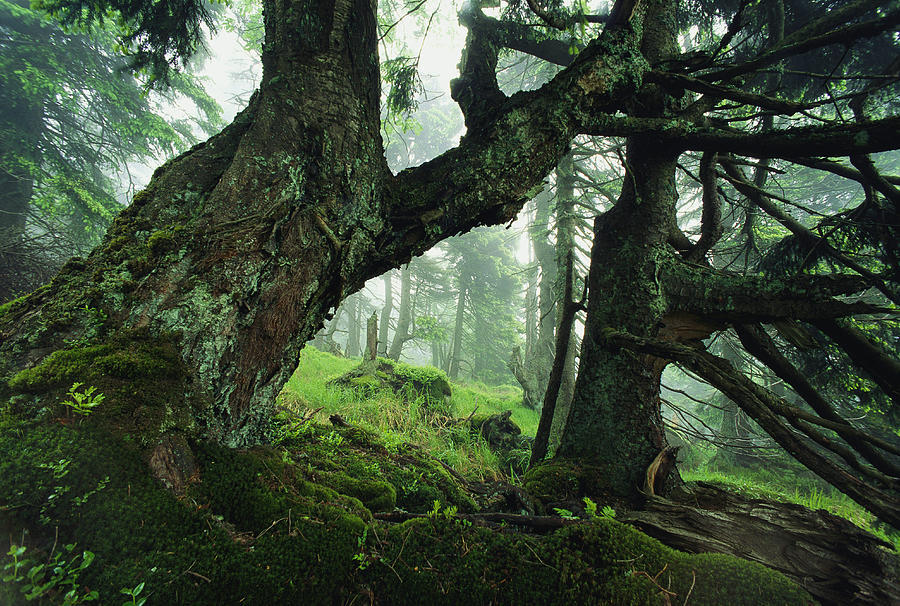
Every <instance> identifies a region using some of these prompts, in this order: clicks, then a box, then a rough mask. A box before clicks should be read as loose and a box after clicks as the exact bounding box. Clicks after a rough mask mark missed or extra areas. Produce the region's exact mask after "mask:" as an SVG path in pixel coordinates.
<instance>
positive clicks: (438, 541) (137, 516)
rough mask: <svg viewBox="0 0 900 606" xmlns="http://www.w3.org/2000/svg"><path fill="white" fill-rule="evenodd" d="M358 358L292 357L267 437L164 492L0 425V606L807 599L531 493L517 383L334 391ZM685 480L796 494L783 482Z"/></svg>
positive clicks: (78, 450) (123, 457)
mask: <svg viewBox="0 0 900 606" xmlns="http://www.w3.org/2000/svg"><path fill="white" fill-rule="evenodd" d="M358 364H359V362H358V361H356V360H347V359H343V358H337V357H335V356H332V355H330V354H326V353H322V352H319V351H317V350H315V349H312V348H307V349H306V350H304V351H303V352H302V354H301V357H300V363H299V367H298V369H297V371H296V373H295V374H294V376H293V377H292V378H291V380H290V381H289V383H288V384H287V385H286V387H285V389H284V390H283V392H282V393H281V394H280V396H279V398H278V404H279V407H280V412H279V414H278V418H277V419H276V421H275V423H274V426H273V427H274V431H275V435H276V439H275V440H274V441H273V443H272V444H271V445H268V446H265V447H259V448H254V449H249V450H242V451H234V450H229V449H225V448H222V447H219V446H216V445H214V444H211V443H203V442H191V443H190V448H189V452H191V451H192V452H193V456H195V458H196V472H195V473H194V474H193V476H192V478H191V481H190V483H189V484H188V485H187V486H186V487H185V488H184V489H182V490H180V491H176V492H175V494H173V492H172V491H169V490H164V489H162V488H160V486H159V484H158V482H157V481H156V480H154V479H153V478H151V477H150V476H149V474H148V473H147V462H146V453H145V452H142V450H141V448H139V447H138V445H137V444H135V443H134V441H133V440H131V439H129V437H128V436H127V435H125V436H121V437H118V438H111V437H110V435H109V434H108V433H103V432H101V431H98V430H97V429H96V428H94V427H93V426H92V425H91V423H88V422H85V423H79V422H78V421H77V419H75V420H73V419H71V418H67V419H57V420H56V421H52V420H51V422H50V423H47V422H42V423H35V422H32V421H23V420H17V419H15V418H13V417H12V416H6V417H4V416H3V415H0V540H2V541H4V543H5V544H0V546H2V547H3V550H4V551H6V550H7V547H8V552H7V555H6V557H5V558H3V556H0V572H2V576H0V581H2V582H0V604H3V605H4V606H5V605H6V604H7V603H9V604H18V603H26V601H27V602H30V603H38V604H40V603H46V604H77V603H80V602H82V601H87V599H89V598H91V597H94V598H97V599H99V603H101V604H106V603H114V602H115V600H119V602H123V601H124V602H125V603H127V604H144V603H146V604H148V605H150V604H238V603H244V604H258V603H265V602H268V603H272V604H281V603H294V602H297V603H300V602H302V603H322V604H370V603H384V604H421V603H426V602H430V603H434V604H458V603H462V602H469V603H473V604H481V603H484V604H488V603H498V604H502V603H509V604H514V603H515V604H518V603H536V602H546V603H548V604H549V603H560V604H580V603H608V604H620V603H621V604H632V603H633V604H675V603H677V604H687V603H690V604H692V605H695V606H696V605H698V604H722V603H729V604H770V603H784V604H787V603H796V604H807V603H812V601H811V598H810V597H809V595H808V594H807V593H806V592H804V591H803V590H802V589H800V588H799V587H797V586H796V585H794V584H793V583H791V582H790V581H789V580H788V579H787V578H785V577H784V576H782V575H780V574H778V573H775V572H772V571H771V570H769V569H767V568H765V567H764V566H762V565H760V564H757V563H755V562H748V561H746V560H743V559H739V558H735V557H733V556H729V555H718V554H704V553H699V554H694V555H692V554H689V553H683V552H679V551H676V550H674V549H670V548H669V547H666V546H665V545H663V544H661V543H660V542H658V541H656V540H655V539H652V538H650V537H649V536H647V535H645V534H643V533H642V532H639V531H638V530H635V529H634V528H633V527H631V526H629V525H628V524H623V523H620V521H619V520H623V521H626V522H628V521H629V520H627V519H625V518H627V517H628V512H627V511H625V510H624V509H623V508H622V507H620V505H619V504H617V503H613V502H597V503H595V502H593V501H590V500H589V499H585V500H583V501H582V502H576V503H575V504H574V505H570V506H565V507H562V506H557V507H553V505H554V504H552V503H551V504H546V503H541V502H540V501H539V499H535V498H534V497H533V496H532V494H529V480H528V477H527V476H524V477H523V476H522V473H521V472H522V470H523V469H524V467H525V465H526V463H527V457H528V449H527V444H528V440H527V436H529V435H533V434H534V432H535V431H536V429H537V423H538V413H537V412H535V411H532V410H528V409H526V408H523V407H521V406H520V405H519V403H520V401H521V394H520V392H519V391H518V389H517V388H515V387H510V386H501V387H487V386H484V385H479V384H468V385H467V384H457V383H453V384H452V385H451V394H452V395H450V396H449V398H441V397H437V398H432V399H429V398H426V397H424V396H422V394H417V393H416V392H410V391H408V390H407V391H404V392H402V393H399V394H398V393H396V392H394V391H392V390H386V389H382V388H380V387H378V386H376V385H374V384H372V383H370V382H368V381H367V380H362V378H360V377H355V378H354V379H351V381H352V383H351V384H350V386H342V385H340V384H337V383H335V381H334V379H335V378H337V377H340V376H342V375H346V374H347V373H348V372H349V371H351V370H353V369H354V368H355V367H356V366H357V365H358ZM397 372H405V373H408V374H410V376H412V375H416V376H434V375H433V373H434V372H435V371H433V370H430V371H429V370H423V369H416V368H415V367H404V368H398V369H397ZM429 373H432V374H429ZM504 411H511V415H510V417H511V420H512V421H513V422H514V423H515V424H516V425H518V427H520V428H521V430H522V434H523V435H524V436H525V438H524V439H522V438H520V437H518V436H515V435H513V436H512V438H509V436H510V435H512V434H514V433H515V431H516V429H515V428H512V431H511V432H510V429H511V428H510V427H509V426H508V425H503V424H502V423H501V425H497V426H496V427H502V428H503V431H504V432H507V433H504V434H503V435H504V437H503V439H502V440H501V442H502V447H498V446H497V443H496V441H495V440H494V439H493V438H494V434H493V433H491V432H486V431H485V428H486V427H489V426H490V427H495V426H494V425H491V423H493V422H492V421H491V419H492V418H494V419H496V418H497V415H500V413H502V412H504ZM499 418H501V419H503V418H504V417H503V416H502V415H500V417H499ZM507 420H508V418H507ZM492 431H493V430H492ZM507 438H509V439H507ZM504 440H505V441H504ZM491 442H494V444H493V445H492V443H491ZM693 473H694V474H702V473H705V474H707V475H706V476H703V479H713V480H716V481H718V482H720V483H724V484H728V485H729V486H730V487H731V488H734V489H737V490H743V491H744V492H747V491H748V490H749V491H751V492H752V491H753V490H757V491H765V493H766V495H765V496H767V498H771V497H773V496H774V497H776V498H777V497H781V498H784V500H787V501H792V500H793V501H796V500H797V499H805V498H810V497H809V496H807V494H806V493H804V492H801V489H798V488H796V487H795V486H791V485H789V484H788V483H787V482H786V481H785V482H783V483H782V484H778V483H773V482H769V483H768V484H765V485H763V484H761V483H754V482H753V480H752V479H751V476H749V475H746V474H745V475H744V476H741V477H740V478H739V480H738V481H737V482H734V481H730V480H731V479H732V478H733V477H734V476H730V475H728V474H724V475H723V474H720V475H719V476H717V477H711V476H710V475H709V474H710V473H711V472H710V471H709V470H708V469H705V470H704V469H701V468H699V467H698V468H697V469H695V471H694V472H693ZM698 477H699V476H698ZM785 477H786V476H785ZM532 493H533V491H532ZM809 495H812V497H814V498H815V499H816V501H815V502H811V503H808V504H812V505H815V506H817V507H825V508H832V509H833V510H834V511H835V513H838V514H842V515H845V516H847V517H849V518H850V519H852V520H854V521H855V522H856V523H858V524H862V525H866V524H868V525H869V526H870V527H872V526H873V525H872V522H871V520H870V519H869V518H866V517H865V515H864V514H861V513H859V512H858V511H856V510H854V509H853V508H852V507H848V506H847V505H846V503H843V502H842V501H841V500H840V499H838V498H832V497H830V496H826V495H825V492H824V491H823V490H821V489H819V488H813V492H811V493H809ZM792 497H793V498H792ZM873 529H874V530H878V529H877V528H873ZM122 596H124V598H123V597H122ZM143 600H146V602H144V601H143ZM876 603H877V602H876Z"/></svg>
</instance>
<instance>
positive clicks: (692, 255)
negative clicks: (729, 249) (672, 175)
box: [686, 152, 724, 262]
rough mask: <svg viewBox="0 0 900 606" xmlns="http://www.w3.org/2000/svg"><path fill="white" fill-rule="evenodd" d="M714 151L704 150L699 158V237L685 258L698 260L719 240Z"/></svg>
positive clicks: (720, 229) (720, 209)
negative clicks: (701, 207) (700, 191)
mask: <svg viewBox="0 0 900 606" xmlns="http://www.w3.org/2000/svg"><path fill="white" fill-rule="evenodd" d="M715 166H716V152H704V153H703V157H702V158H700V184H701V185H702V186H703V212H702V214H701V216H700V239H699V240H697V243H696V244H694V246H693V248H691V250H690V252H689V253H688V254H687V256H686V258H687V259H688V260H689V261H694V262H699V261H700V260H701V259H703V258H704V257H705V256H706V253H708V252H709V250H710V249H711V248H712V247H713V246H714V245H715V244H716V242H718V241H719V238H721V237H722V232H723V231H724V229H723V227H722V201H721V200H720V199H719V192H718V191H717V190H716V170H715Z"/></svg>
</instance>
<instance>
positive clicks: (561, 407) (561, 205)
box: [550, 154, 576, 448]
mask: <svg viewBox="0 0 900 606" xmlns="http://www.w3.org/2000/svg"><path fill="white" fill-rule="evenodd" d="M556 192H557V194H556V267H557V271H556V285H555V286H554V289H553V290H554V293H555V295H556V308H557V309H559V310H563V309H564V306H566V305H570V301H568V300H566V296H565V293H566V290H567V287H569V286H570V285H568V284H566V281H567V280H568V281H569V282H571V281H572V280H574V279H575V276H576V274H575V273H574V266H573V268H572V271H570V272H567V271H564V268H566V266H567V264H569V263H573V264H574V262H575V159H574V157H573V156H572V154H568V155H566V156H565V157H563V159H562V160H561V161H560V163H559V166H557V167H556ZM571 286H573V287H574V284H572V285H571ZM556 315H557V322H556V332H557V339H556V341H557V342H559V340H560V339H559V331H560V330H569V331H570V332H571V331H573V330H574V328H575V325H574V322H568V323H565V325H566V326H568V328H567V329H566V328H564V326H563V325H564V322H563V320H564V318H563V316H564V315H565V314H564V313H563V312H562V311H560V312H559V313H557V314H556ZM568 337H569V338H566V339H565V340H566V342H567V343H568V346H567V347H566V353H565V361H564V365H563V370H562V376H561V378H560V385H559V395H558V396H557V398H556V406H555V409H554V412H553V422H552V424H551V427H550V444H551V447H552V448H555V447H556V445H557V444H559V440H560V437H561V436H562V432H563V429H564V428H565V425H566V419H568V418H569V410H570V409H571V407H572V397H573V396H574V394H575V347H576V345H575V339H572V338H570V337H571V335H569V336H568ZM554 353H555V351H554Z"/></svg>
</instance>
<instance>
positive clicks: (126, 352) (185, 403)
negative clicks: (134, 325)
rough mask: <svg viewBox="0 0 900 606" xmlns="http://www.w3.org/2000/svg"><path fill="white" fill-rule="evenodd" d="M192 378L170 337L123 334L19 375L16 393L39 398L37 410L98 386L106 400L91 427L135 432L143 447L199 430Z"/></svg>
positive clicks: (52, 358)
mask: <svg viewBox="0 0 900 606" xmlns="http://www.w3.org/2000/svg"><path fill="white" fill-rule="evenodd" d="M187 379H188V375H187V373H186V370H185V368H184V366H183V364H182V362H181V360H180V357H179V355H178V350H177V348H176V346H175V343H174V340H173V338H172V337H171V336H166V335H164V336H159V337H156V336H152V335H150V334H149V332H148V331H146V330H131V331H123V332H122V333H120V334H118V335H116V336H115V337H112V338H110V339H109V340H108V341H107V342H106V343H102V344H97V345H88V346H84V347H74V348H72V349H62V350H58V351H55V352H53V353H52V354H50V355H49V356H47V357H46V358H45V359H44V360H42V361H41V362H40V363H39V364H37V365H36V366H34V367H32V368H28V369H25V370H23V371H20V372H19V373H17V374H15V375H14V376H13V377H12V378H11V379H10V380H9V381H8V387H9V390H10V391H11V392H12V393H13V394H17V393H18V394H35V397H34V398H33V399H32V402H31V409H32V411H34V412H36V411H37V410H39V409H40V408H41V407H47V406H50V407H51V409H53V408H54V407H55V411H56V412H57V413H58V414H59V415H62V414H63V413H64V410H63V408H62V406H61V404H60V402H61V401H62V400H63V397H64V394H65V392H66V390H67V389H68V388H69V387H70V386H71V385H72V384H73V383H76V382H79V383H83V384H84V385H85V386H89V387H95V388H96V389H97V391H98V393H102V394H104V396H105V400H104V402H103V403H102V404H101V405H100V406H98V407H97V408H96V409H95V411H94V412H93V413H92V415H91V417H90V419H88V420H87V421H88V422H90V423H96V424H101V425H104V426H106V427H109V428H115V429H116V430H117V431H119V432H122V433H133V434H135V437H136V438H137V439H138V440H139V441H140V442H141V443H143V444H146V445H151V444H155V442H156V440H157V438H158V437H159V436H160V435H162V434H163V433H164V432H166V431H168V430H170V429H174V428H178V429H179V430H181V431H185V432H191V431H192V430H193V429H194V428H195V423H196V417H197V416H198V414H199V413H198V407H199V406H201V405H202V403H201V402H200V401H199V400H198V399H193V398H190V399H189V398H186V396H185V393H186V392H187V391H188V387H187V385H186V381H187Z"/></svg>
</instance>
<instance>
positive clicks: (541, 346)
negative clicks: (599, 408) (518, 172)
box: [525, 182, 559, 398]
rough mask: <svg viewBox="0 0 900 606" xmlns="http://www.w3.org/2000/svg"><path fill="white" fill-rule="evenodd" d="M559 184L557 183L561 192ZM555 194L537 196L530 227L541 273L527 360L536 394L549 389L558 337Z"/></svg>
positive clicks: (526, 365) (541, 396) (528, 373)
mask: <svg viewBox="0 0 900 606" xmlns="http://www.w3.org/2000/svg"><path fill="white" fill-rule="evenodd" d="M558 190H559V183H558V182H557V192H558ZM553 201H554V196H552V195H550V194H549V193H548V194H542V195H539V196H538V197H537V198H536V199H535V203H536V212H535V219H534V223H533V224H532V226H531V228H530V230H529V231H530V234H531V245H532V248H533V249H534V257H535V260H536V261H537V265H538V269H539V271H540V276H539V278H538V286H537V302H538V306H537V307H538V316H537V331H536V338H535V341H534V347H533V350H532V356H531V358H530V359H528V360H526V361H525V367H526V368H527V369H528V372H527V375H528V377H529V379H530V384H531V386H532V389H533V390H534V392H535V393H537V394H541V395H540V396H538V397H540V398H543V394H544V392H545V391H546V390H547V378H548V377H549V375H550V368H551V367H552V366H553V357H554V354H555V349H554V348H555V347H556V343H555V336H556V322H557V317H556V316H557V313H556V303H557V301H556V300H557V298H558V295H557V294H556V292H555V290H554V289H555V288H556V286H557V281H558V279H557V277H558V275H559V269H558V266H557V259H556V251H555V249H554V247H553V244H552V243H551V242H550V216H551V213H552V210H553Z"/></svg>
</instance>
